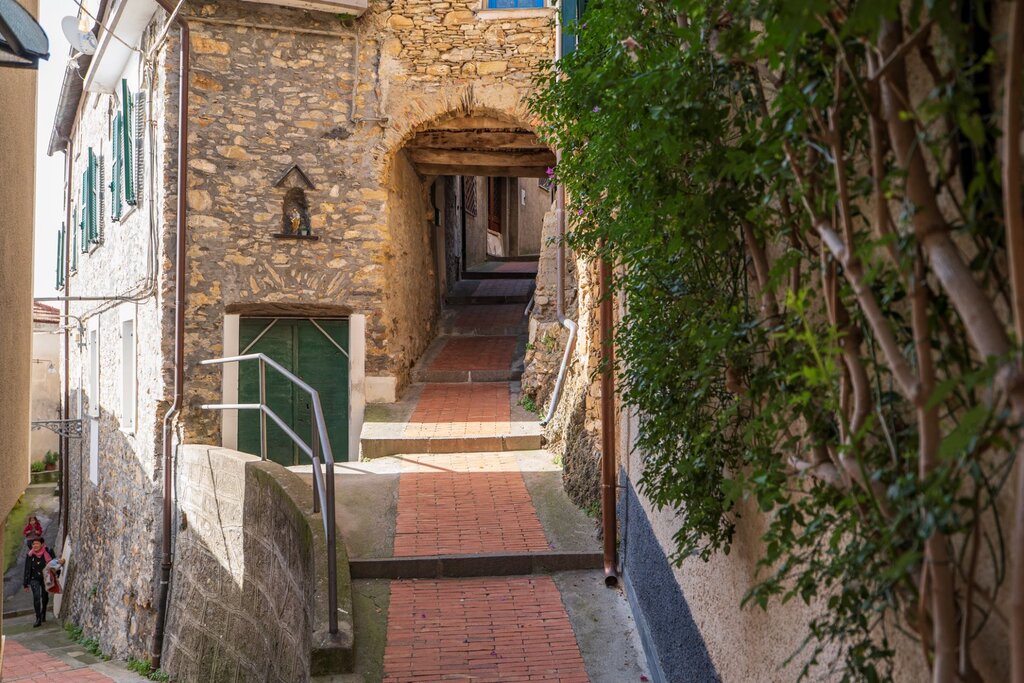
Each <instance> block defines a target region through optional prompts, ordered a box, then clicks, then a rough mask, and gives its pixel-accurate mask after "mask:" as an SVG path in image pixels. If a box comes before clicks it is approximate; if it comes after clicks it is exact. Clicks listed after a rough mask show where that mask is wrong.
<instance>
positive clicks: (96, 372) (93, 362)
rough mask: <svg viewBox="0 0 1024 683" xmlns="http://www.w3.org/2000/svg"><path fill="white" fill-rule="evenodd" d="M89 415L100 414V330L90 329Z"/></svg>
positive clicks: (97, 415)
mask: <svg viewBox="0 0 1024 683" xmlns="http://www.w3.org/2000/svg"><path fill="white" fill-rule="evenodd" d="M89 416H90V417H99V416H100V330H99V327H98V326H95V325H94V326H92V327H91V328H90V329H89Z"/></svg>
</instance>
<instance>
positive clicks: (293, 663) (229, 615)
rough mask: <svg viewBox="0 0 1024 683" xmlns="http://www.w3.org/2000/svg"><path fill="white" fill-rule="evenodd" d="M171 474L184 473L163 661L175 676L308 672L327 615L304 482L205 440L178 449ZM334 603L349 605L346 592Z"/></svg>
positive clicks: (289, 676) (299, 676) (262, 676)
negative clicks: (184, 483) (216, 446)
mask: <svg viewBox="0 0 1024 683" xmlns="http://www.w3.org/2000/svg"><path fill="white" fill-rule="evenodd" d="M178 476H179V478H180V480H181V481H184V482H188V483H187V485H185V486H182V487H181V488H180V489H179V492H178V496H179V498H178V506H179V507H178V518H179V524H178V528H179V531H178V533H177V535H176V552H175V568H174V587H173V590H172V592H171V599H170V605H169V608H168V623H167V633H166V640H165V644H164V658H163V668H164V669H165V670H167V671H168V672H169V673H170V674H172V675H173V676H174V677H175V678H177V679H178V680H182V681H211V682H216V681H238V680H245V681H254V680H261V681H280V682H281V683H294V682H295V681H304V680H308V679H309V676H310V673H311V663H312V662H313V657H314V654H313V653H314V651H315V650H318V649H320V648H321V646H322V644H323V643H322V633H318V630H322V628H323V627H324V624H325V622H326V618H327V612H326V602H325V601H324V600H323V598H324V595H323V593H322V587H318V586H319V584H320V583H322V582H323V577H321V576H318V572H319V571H320V567H319V566H318V562H319V561H321V559H322V557H323V554H324V552H325V545H324V537H323V530H322V527H321V526H320V517H319V515H313V514H311V512H310V511H309V486H308V485H307V484H305V483H303V482H302V480H301V479H300V478H299V477H298V475H295V474H292V473H291V472H289V471H288V470H287V469H285V468H284V467H281V466H280V465H277V464H275V463H272V462H262V461H260V459H259V458H256V457H254V456H251V455H247V454H244V453H239V452H237V451H231V450H227V449H224V448H213V447H206V446H183V447H181V448H180V449H179V451H178ZM339 546H341V547H343V546H344V544H343V543H339ZM341 560H342V561H341V562H340V565H341V566H340V567H339V568H340V569H341V570H342V572H343V574H344V576H343V577H342V580H341V582H340V584H341V585H342V588H343V589H344V592H345V595H346V596H347V595H348V592H347V588H348V579H347V574H348V565H347V562H345V558H344V556H343V555H342V557H341ZM339 608H340V609H341V610H344V612H341V613H342V614H351V602H350V598H347V597H346V598H345V599H343V600H341V601H340V602H339ZM342 622H343V623H342V624H341V626H342V631H343V636H342V638H343V639H344V640H346V641H347V648H348V650H349V651H350V650H351V636H352V633H351V623H348V622H347V621H346V620H345V619H342Z"/></svg>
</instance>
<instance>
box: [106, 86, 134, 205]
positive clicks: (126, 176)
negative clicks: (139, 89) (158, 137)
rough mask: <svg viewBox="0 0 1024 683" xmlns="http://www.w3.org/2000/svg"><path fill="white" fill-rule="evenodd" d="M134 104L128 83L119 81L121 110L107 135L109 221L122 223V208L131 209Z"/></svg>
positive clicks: (132, 195)
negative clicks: (108, 155) (109, 170)
mask: <svg viewBox="0 0 1024 683" xmlns="http://www.w3.org/2000/svg"><path fill="white" fill-rule="evenodd" d="M134 145H135V100H134V98H133V97H132V93H131V92H130V91H129V90H128V81H127V79H123V78H122V79H121V106H120V108H119V109H118V112H117V114H116V115H115V116H114V122H113V125H112V126H111V131H110V148H111V154H110V158H111V160H112V161H111V164H112V165H113V168H112V169H111V174H110V175H111V179H110V218H111V219H112V220H115V221H117V220H121V215H122V212H123V211H124V205H125V204H128V205H130V206H134V205H135V203H136V198H135V166H134V164H133V163H132V161H133V158H134V157H135V147H134Z"/></svg>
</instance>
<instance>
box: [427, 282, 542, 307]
mask: <svg viewBox="0 0 1024 683" xmlns="http://www.w3.org/2000/svg"><path fill="white" fill-rule="evenodd" d="M534 288H535V285H534V282H533V280H531V279H526V280H518V279H512V278H495V279H488V280H480V279H476V280H469V279H467V280H460V281H458V282H456V283H455V284H454V286H452V288H451V291H450V292H448V296H446V297H445V301H446V302H447V303H448V304H449V305H461V304H513V303H521V304H524V305H525V304H526V303H527V302H529V301H530V297H532V296H533V290H534Z"/></svg>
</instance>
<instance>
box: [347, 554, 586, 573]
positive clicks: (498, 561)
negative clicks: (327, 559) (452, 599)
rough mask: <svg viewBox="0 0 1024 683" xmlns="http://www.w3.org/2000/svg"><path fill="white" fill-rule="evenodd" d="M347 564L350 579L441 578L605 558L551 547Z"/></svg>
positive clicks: (547, 568)
mask: <svg viewBox="0 0 1024 683" xmlns="http://www.w3.org/2000/svg"><path fill="white" fill-rule="evenodd" d="M349 564H350V566H351V571H352V578H353V579H444V578H463V577H471V576H514V575H520V574H546V573H550V572H561V571H577V570H580V569H600V568H601V567H603V566H604V558H603V556H602V554H601V553H599V552H573V551H568V552H567V551H551V552H539V553H537V552H535V553H483V554H478V555H433V556H429V557H381V558H366V559H358V560H357V559H353V560H350V561H349Z"/></svg>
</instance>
